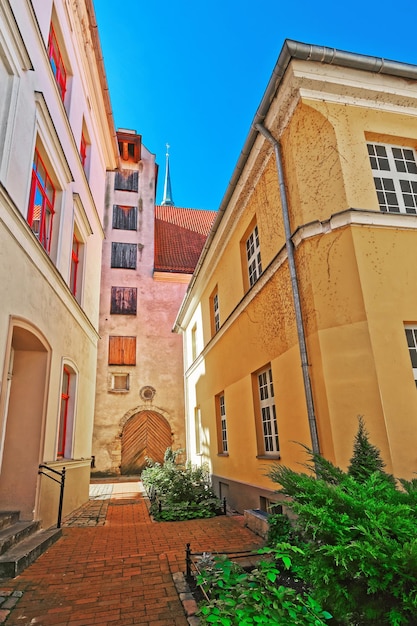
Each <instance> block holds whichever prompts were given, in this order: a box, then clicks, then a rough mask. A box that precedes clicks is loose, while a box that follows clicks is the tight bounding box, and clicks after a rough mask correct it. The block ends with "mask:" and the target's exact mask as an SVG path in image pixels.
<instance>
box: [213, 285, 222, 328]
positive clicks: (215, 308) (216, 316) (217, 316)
mask: <svg viewBox="0 0 417 626" xmlns="http://www.w3.org/2000/svg"><path fill="white" fill-rule="evenodd" d="M213 318H214V329H215V331H216V332H217V331H218V330H219V328H220V312H219V294H218V293H217V292H216V293H215V294H214V296H213Z"/></svg>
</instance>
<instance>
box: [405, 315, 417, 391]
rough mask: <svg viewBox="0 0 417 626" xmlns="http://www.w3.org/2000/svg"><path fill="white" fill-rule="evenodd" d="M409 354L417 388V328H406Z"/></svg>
mask: <svg viewBox="0 0 417 626" xmlns="http://www.w3.org/2000/svg"><path fill="white" fill-rule="evenodd" d="M404 330H405V336H406V338H407V346H408V352H409V353H410V359H411V367H412V368H413V375H414V381H415V383H416V387H417V326H406V327H405V329H404Z"/></svg>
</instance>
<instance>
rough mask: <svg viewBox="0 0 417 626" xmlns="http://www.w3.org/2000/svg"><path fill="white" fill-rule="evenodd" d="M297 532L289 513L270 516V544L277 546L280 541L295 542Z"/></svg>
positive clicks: (268, 540)
mask: <svg viewBox="0 0 417 626" xmlns="http://www.w3.org/2000/svg"><path fill="white" fill-rule="evenodd" d="M295 541H296V539H295V533H294V530H293V527H292V524H291V521H290V518H289V517H288V515H284V514H282V513H277V514H273V515H270V516H269V518H268V538H267V543H268V545H269V546H276V545H277V544H279V543H294V542H295Z"/></svg>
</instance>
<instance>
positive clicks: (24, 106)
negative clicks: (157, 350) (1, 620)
mask: <svg viewBox="0 0 417 626" xmlns="http://www.w3.org/2000/svg"><path fill="white" fill-rule="evenodd" d="M0 34H1V38H0V50H1V54H0V259H1V263H0V463H1V471H0V510H5V509H8V510H11V509H13V510H19V511H20V513H21V518H22V519H39V520H41V523H42V526H43V527H49V526H50V525H52V524H53V523H54V521H55V520H56V514H57V513H56V511H57V507H58V498H59V487H58V486H57V484H56V483H55V482H53V481H52V480H49V479H48V478H47V477H45V476H43V475H39V473H38V471H39V465H47V466H48V467H49V468H51V469H52V470H55V471H56V472H61V471H62V468H63V467H65V469H66V487H65V495H64V503H63V514H64V515H65V514H67V513H69V512H70V511H72V510H73V509H75V508H77V507H78V506H80V505H81V504H82V503H83V502H85V501H86V500H87V499H88V487H89V478H90V464H91V440H92V431H93V415H94V398H95V373H96V361H97V342H98V320H99V296H100V266H101V253H102V240H103V224H102V220H103V207H104V195H105V179H106V171H107V170H109V169H110V170H113V169H114V168H115V167H116V166H117V158H118V157H117V155H118V152H117V141H116V135H115V131H114V126H113V119H112V114H111V107H110V102H109V98H108V91H107V85H106V79H105V74H104V68H103V64H102V56H101V52H100V44H99V41H98V35H97V25H96V21H95V16H94V9H93V5H92V1H91V0H82V1H80V2H77V3H69V2H66V1H65V0H54V1H53V0H32V2H30V1H29V0H5V1H4V2H2V3H1V4H0ZM46 472H47V470H46ZM47 473H48V472H47Z"/></svg>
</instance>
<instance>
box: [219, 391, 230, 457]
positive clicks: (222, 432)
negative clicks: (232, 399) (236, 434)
mask: <svg viewBox="0 0 417 626" xmlns="http://www.w3.org/2000/svg"><path fill="white" fill-rule="evenodd" d="M216 411H217V428H218V442H219V454H227V453H228V452H229V446H228V442H227V421H226V402H225V399H224V393H220V394H219V395H218V396H217V397H216Z"/></svg>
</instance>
